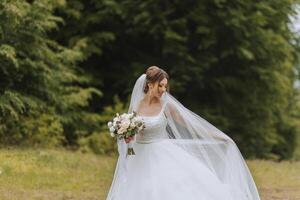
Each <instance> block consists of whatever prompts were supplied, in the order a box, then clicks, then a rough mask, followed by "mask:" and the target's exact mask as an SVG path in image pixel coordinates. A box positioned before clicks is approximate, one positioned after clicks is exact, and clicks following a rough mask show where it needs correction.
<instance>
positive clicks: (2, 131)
mask: <svg viewBox="0 0 300 200" xmlns="http://www.w3.org/2000/svg"><path fill="white" fill-rule="evenodd" d="M297 3H298V2H297V1H296V0H281V1H255V2H253V1H250V0H236V1H229V0H200V1H191V0H186V1H178V0H173V1H163V2H162V1H157V0H146V1H141V0H135V1H133V0H121V1H116V0H100V1H99V0H86V1H80V0H72V1H71V0H54V1H50V0H49V1H47V0H41V1H34V0H33V1H24V0H23V1H22V0H17V1H12V0H4V1H2V2H1V3H0V7H1V9H0V10H1V12H0V18H1V20H2V21H1V22H2V23H1V24H0V75H1V80H0V86H1V87H0V120H1V123H0V137H1V138H0V139H1V141H5V142H2V143H5V144H20V143H22V142H23V141H24V142H25V140H27V141H30V140H31V143H32V144H39V143H42V142H43V141H47V142H45V143H47V144H48V143H51V144H53V145H61V144H63V145H65V146H69V145H70V146H71V147H75V148H81V149H82V151H93V152H96V153H101V154H109V153H111V152H113V151H114V150H115V147H116V146H115V145H116V144H115V141H114V140H113V139H112V138H110V136H109V134H108V132H107V128H106V122H107V121H108V120H110V118H111V117H112V116H113V114H114V113H115V112H121V111H126V109H125V107H124V106H125V105H126V103H127V102H128V97H130V92H131V89H132V87H133V85H134V83H135V80H136V78H137V77H138V76H139V75H140V74H141V73H143V72H144V70H145V69H146V68H147V67H148V66H150V65H158V66H160V67H162V68H163V69H165V70H166V71H167V72H168V73H169V74H170V77H171V79H170V85H171V91H170V92H171V93H172V94H173V95H174V96H175V97H176V98H177V99H178V100H179V101H181V102H183V104H184V105H185V106H186V107H187V108H189V109H190V110H192V111H194V112H196V113H197V114H199V115H200V116H202V117H203V118H205V119H207V120H208V121H209V122H211V123H212V124H213V125H215V126H216V127H217V128H219V129H221V130H222V131H223V132H225V133H226V134H228V135H229V136H230V137H232V138H233V139H234V140H235V141H236V143H237V144H238V146H239V148H240V149H241V151H242V153H243V155H245V156H246V157H248V158H254V157H259V158H273V159H288V158H292V157H295V156H296V155H299V153H297V152H300V150H299V148H300V147H299V146H300V142H299V141H300V133H299V130H300V118H299V117H300V115H299V113H300V109H299V89H298V88H296V87H294V83H295V81H297V80H298V79H299V74H300V73H299V70H300V65H299V57H298V52H299V33H295V32H293V31H292V30H291V28H290V27H289V26H290V25H291V17H292V16H295V15H296V10H295V5H296V4H297ZM116 95H117V96H118V97H119V100H118V101H116V100H114V101H113V99H114V98H116V97H115V96H116ZM119 106H120V107H119ZM47 126H48V127H49V128H46V127H47ZM43 127H44V128H43ZM44 137H45V140H43V138H44ZM297 147H298V149H297ZM113 149H114V150H113Z"/></svg>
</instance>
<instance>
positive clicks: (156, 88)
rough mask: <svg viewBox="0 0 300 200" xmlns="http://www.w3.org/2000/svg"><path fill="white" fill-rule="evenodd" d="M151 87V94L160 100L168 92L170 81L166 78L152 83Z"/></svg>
mask: <svg viewBox="0 0 300 200" xmlns="http://www.w3.org/2000/svg"><path fill="white" fill-rule="evenodd" d="M149 86H150V87H149V88H150V90H149V92H150V94H151V96H152V97H157V98H160V97H161V96H162V95H163V93H164V92H165V91H166V90H167V86H168V79H166V78H164V79H163V80H161V81H160V82H156V83H150V85H149Z"/></svg>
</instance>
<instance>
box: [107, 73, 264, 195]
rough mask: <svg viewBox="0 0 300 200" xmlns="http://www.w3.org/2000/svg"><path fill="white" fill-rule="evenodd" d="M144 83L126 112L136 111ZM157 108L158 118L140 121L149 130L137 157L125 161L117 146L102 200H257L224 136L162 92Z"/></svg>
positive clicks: (139, 140) (139, 141)
mask: <svg viewBox="0 0 300 200" xmlns="http://www.w3.org/2000/svg"><path fill="white" fill-rule="evenodd" d="M145 79H146V75H145V74H142V75H141V76H140V77H139V78H138V80H137V81H136V83H135V86H134V88H133V92H132V95H131V101H130V106H129V110H128V112H133V111H137V108H138V106H139V103H140V101H141V100H142V99H143V98H144V96H145V94H144V92H143V88H144V86H145ZM161 102H162V110H161V112H160V114H159V115H158V116H157V117H148V119H147V117H144V119H145V121H146V122H147V123H148V124H149V126H153V127H152V128H151V129H149V130H148V133H147V134H146V133H144V134H140V133H139V134H138V135H137V136H136V137H135V140H134V143H133V148H134V149H135V152H136V154H137V155H129V156H127V155H126V153H127V144H126V143H125V142H124V140H118V152H119V157H118V160H117V164H116V169H115V173H114V177H113V181H112V184H111V187H110V190H109V193H108V196H107V200H119V199H124V200H127V199H128V200H138V199H139V200H140V199H142V200H144V199H145V200H163V199H171V198H172V199H178V200H185V199H186V200H193V199H195V200H196V199H199V200H200V199H205V200H225V199H228V200H259V199H260V197H259V194H258V191H257V188H256V185H255V183H254V180H253V178H252V176H251V173H250V171H249V169H248V167H247V165H246V162H245V160H244V158H243V156H242V155H241V153H240V151H239V149H238V147H237V146H236V144H235V142H234V141H233V140H232V139H231V138H230V137H229V136H227V135H226V134H225V133H223V132H222V131H220V130H219V129H217V128H216V127H215V126H213V125H212V124H210V123H209V122H208V121H206V120H205V119H203V118H201V117H200V116H199V115H197V114H195V113H193V112H192V111H190V110H189V109H187V108H186V107H184V106H183V105H182V104H181V103H180V102H178V101H177V100H176V99H175V98H174V97H173V96H172V95H171V94H170V93H168V92H165V93H164V94H163V96H162V97H161ZM151 124H152V125H151ZM146 126H147V125H146ZM158 127H159V128H158ZM143 143H146V144H143ZM182 162H183V164H178V163H182ZM151 172H152V173H151ZM153 175H157V177H158V178H156V179H155V178H153ZM162 177H165V178H162ZM145 178H146V179H147V180H148V181H146V182H145ZM176 187H177V188H176ZM124 188H125V189H124ZM131 190H135V191H131ZM141 190H143V191H144V192H141ZM130 191H131V192H130ZM145 193H146V194H147V195H145ZM175 194H176V195H175ZM126 195H127V196H126ZM135 195H137V196H135ZM143 195H145V196H144V197H143ZM180 195H182V196H180Z"/></svg>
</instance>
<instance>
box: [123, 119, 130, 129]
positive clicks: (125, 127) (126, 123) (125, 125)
mask: <svg viewBox="0 0 300 200" xmlns="http://www.w3.org/2000/svg"><path fill="white" fill-rule="evenodd" d="M129 125H130V120H129V119H124V120H123V121H122V122H121V128H123V129H127V128H128V127H129Z"/></svg>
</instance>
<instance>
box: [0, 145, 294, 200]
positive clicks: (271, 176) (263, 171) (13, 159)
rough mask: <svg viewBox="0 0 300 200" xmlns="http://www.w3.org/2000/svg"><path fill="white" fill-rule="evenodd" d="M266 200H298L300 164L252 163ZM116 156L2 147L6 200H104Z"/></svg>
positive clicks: (0, 178)
mask: <svg viewBox="0 0 300 200" xmlns="http://www.w3.org/2000/svg"><path fill="white" fill-rule="evenodd" d="M247 163H248V165H249V168H250V170H251V172H252V174H253V176H254V179H255V182H256V184H257V186H258V190H259V192H260V195H261V199H262V200H279V199H281V200H300V162H293V163H292V162H289V161H284V162H280V163H277V162H273V161H266V160H248V161H247ZM115 164H116V157H108V156H97V155H93V154H82V153H80V152H70V151H66V150H37V149H36V150H34V149H10V150H7V149H1V150H0V199H1V200H2V199H3V200H19V199H22V200H27V199H30V200H31V199H34V200H35V199H41V200H46V199H47V200H48V199H51V200H52V199H54V200H60V199H62V200H64V199H66V200H67V199H68V200H96V199H97V200H105V197H106V194H107V192H108V189H109V187H110V183H111V179H112V176H113V173H114V168H115Z"/></svg>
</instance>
